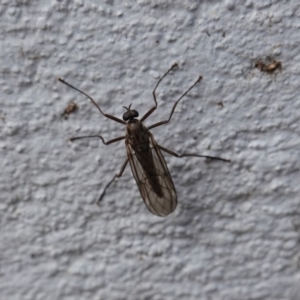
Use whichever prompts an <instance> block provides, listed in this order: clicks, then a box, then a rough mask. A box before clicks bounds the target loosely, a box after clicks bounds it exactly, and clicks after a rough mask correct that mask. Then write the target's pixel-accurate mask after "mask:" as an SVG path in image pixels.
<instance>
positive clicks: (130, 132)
mask: <svg viewBox="0 0 300 300" xmlns="http://www.w3.org/2000/svg"><path fill="white" fill-rule="evenodd" d="M126 141H127V142H128V143H129V144H130V145H131V147H132V148H133V149H134V150H135V151H138V152H140V151H145V150H148V149H149V132H148V129H147V128H146V127H145V126H144V125H143V124H142V123H141V122H140V120H138V119H133V120H130V121H129V122H128V123H127V125H126Z"/></svg>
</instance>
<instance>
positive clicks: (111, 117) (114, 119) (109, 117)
mask: <svg viewBox="0 0 300 300" xmlns="http://www.w3.org/2000/svg"><path fill="white" fill-rule="evenodd" d="M58 80H59V81H60V82H62V83H64V84H65V85H67V86H69V87H70V88H72V89H74V90H75V91H77V92H79V93H81V94H83V95H85V96H86V97H87V98H89V99H90V100H91V102H92V103H93V104H94V105H95V106H96V107H97V108H98V110H99V111H100V113H101V114H102V115H103V116H104V117H106V118H108V119H111V120H113V121H116V122H119V123H121V124H126V122H125V121H123V120H121V119H119V118H117V117H115V116H112V115H108V114H105V113H104V112H103V111H102V110H101V108H100V106H99V105H98V104H97V103H96V101H95V100H94V99H93V98H92V97H91V96H89V95H88V94H86V93H85V92H83V91H81V90H79V89H78V88H76V87H74V86H73V85H71V84H70V83H68V82H66V81H64V80H63V79H61V78H58Z"/></svg>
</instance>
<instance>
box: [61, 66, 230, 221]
mask: <svg viewBox="0 0 300 300" xmlns="http://www.w3.org/2000/svg"><path fill="white" fill-rule="evenodd" d="M176 66H177V64H174V65H173V66H172V67H171V68H170V69H169V70H168V71H167V72H166V73H165V74H164V75H163V76H162V77H161V78H160V79H159V80H158V82H157V84H156V86H155V88H154V90H153V92H152V94H153V98H154V103H155V105H154V106H153V107H152V108H151V109H150V110H149V111H148V112H146V114H145V115H144V116H143V117H142V118H141V119H140V120H138V119H137V117H138V116H139V113H138V112H137V111H136V110H132V109H131V104H130V105H129V107H128V108H127V107H124V108H125V109H126V112H125V113H124V115H123V120H121V119H119V118H117V117H114V116H112V115H109V114H105V113H104V112H103V111H102V110H101V108H100V106H99V105H98V104H97V103H96V102H95V100H94V99H93V98H92V97H90V96H89V95H87V94H86V93H84V92H83V91H81V90H79V89H77V88H75V87H74V86H72V85H71V84H69V83H67V82H66V81H64V80H63V79H61V78H59V79H58V80H59V81H61V82H62V83H64V84H66V85H68V86H69V87H71V88H73V89H75V90H76V91H78V92H80V93H82V94H83V95H85V96H86V97H88V98H89V99H90V100H91V102H92V103H93V104H94V105H95V106H96V107H97V109H98V110H99V111H100V113H101V114H102V115H103V116H105V117H106V118H108V119H111V120H113V121H116V122H118V123H121V124H123V125H125V126H126V135H125V136H121V137H118V138H115V139H112V140H109V141H107V142H106V141H105V140H104V138H103V137H102V136H101V135H90V136H80V137H73V138H71V141H74V140H77V139H83V138H91V137H97V138H100V139H101V140H102V142H103V143H104V144H105V145H109V144H112V143H115V142H118V141H121V140H124V139H125V146H126V151H127V158H126V159H125V161H124V163H123V165H122V167H121V170H120V172H119V173H117V174H116V175H115V176H114V177H113V178H112V180H111V181H110V182H109V183H108V184H107V185H106V186H105V188H104V190H103V192H102V194H101V196H100V198H99V200H98V203H99V202H100V201H101V200H102V199H103V197H104V195H105V192H106V190H107V189H108V187H109V186H110V185H111V184H112V183H113V181H114V180H115V179H116V178H119V177H121V176H122V174H123V172H124V170H125V168H126V166H127V164H128V161H129V164H130V167H131V171H132V174H133V176H134V178H135V181H136V183H137V186H138V188H139V190H140V194H141V196H142V198H143V200H144V202H145V204H146V206H147V208H148V209H149V211H150V212H151V213H153V214H154V215H157V216H160V217H164V216H167V215H168V214H170V213H171V212H173V211H174V209H175V208H176V205H177V194H176V190H175V187H174V183H173V181H172V177H171V175H170V172H169V170H168V167H167V164H166V162H165V159H164V157H163V155H162V153H161V151H164V152H166V153H168V154H171V155H173V156H176V157H187V156H194V157H205V158H210V159H216V160H221V161H225V162H230V160H227V159H223V158H220V157H213V156H207V155H199V154H192V153H184V154H181V155H179V154H177V153H175V152H173V151H171V150H169V149H166V148H164V147H162V146H160V145H159V144H158V143H157V142H156V141H155V139H154V137H153V135H152V133H151V132H150V131H149V130H150V129H152V128H155V127H158V126H160V125H163V124H167V123H169V122H170V120H171V118H172V116H173V113H174V110H175V108H176V106H177V104H178V103H179V101H180V100H181V99H182V98H183V97H184V96H185V95H186V94H187V93H188V92H189V91H190V90H191V89H192V88H193V87H194V86H195V85H196V84H197V83H198V82H200V80H201V79H202V77H201V76H199V78H198V79H197V81H196V82H195V83H194V84H193V85H192V86H191V87H190V88H189V89H188V90H187V91H186V92H185V93H184V94H183V95H182V96H181V97H180V98H179V99H178V100H177V101H176V102H175V104H174V105H173V108H172V111H171V113H170V116H169V118H168V119H167V120H165V121H161V122H158V123H155V124H153V125H151V126H149V127H148V128H147V127H145V126H144V125H143V121H145V120H146V119H147V118H148V117H149V116H150V115H151V114H152V113H153V112H154V111H155V110H156V108H157V101H156V94H155V92H156V89H157V87H158V85H159V84H160V82H161V81H162V79H163V78H164V77H165V76H166V75H167V74H168V73H169V72H170V71H171V70H172V69H174V68H175V67H176Z"/></svg>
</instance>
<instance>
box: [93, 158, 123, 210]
mask: <svg viewBox="0 0 300 300" xmlns="http://www.w3.org/2000/svg"><path fill="white" fill-rule="evenodd" d="M127 164H128V158H126V159H125V161H124V163H123V165H122V167H121V170H120V172H119V173H117V174H116V175H115V176H114V177H113V179H112V180H111V181H110V182H109V183H108V184H107V185H106V187H105V188H104V190H103V192H102V194H101V196H100V198H99V200H98V201H97V204H98V205H99V203H100V202H101V200H102V199H103V197H104V195H105V192H106V190H107V189H108V188H109V186H110V185H111V184H112V183H113V182H114V181H115V179H116V178H120V177H121V176H122V175H123V172H124V170H125V168H126V166H127Z"/></svg>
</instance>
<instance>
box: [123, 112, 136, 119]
mask: <svg viewBox="0 0 300 300" xmlns="http://www.w3.org/2000/svg"><path fill="white" fill-rule="evenodd" d="M138 116H139V113H138V112H137V111H136V110H128V111H126V113H125V114H124V115H123V120H124V121H128V120H132V119H134V118H137V117H138Z"/></svg>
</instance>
